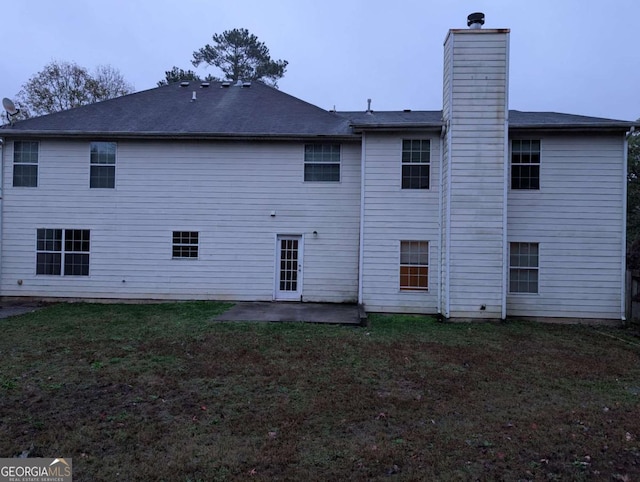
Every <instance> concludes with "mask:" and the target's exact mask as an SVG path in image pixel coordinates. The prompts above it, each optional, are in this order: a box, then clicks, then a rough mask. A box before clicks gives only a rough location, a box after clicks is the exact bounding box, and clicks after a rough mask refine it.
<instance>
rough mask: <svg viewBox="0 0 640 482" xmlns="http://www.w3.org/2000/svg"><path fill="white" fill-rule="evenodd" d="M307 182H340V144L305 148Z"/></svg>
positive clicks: (311, 145) (306, 146) (310, 145)
mask: <svg viewBox="0 0 640 482" xmlns="http://www.w3.org/2000/svg"><path fill="white" fill-rule="evenodd" d="M304 180H305V181H325V182H327V181H328V182H339V181H340V144H306V145H305V146H304Z"/></svg>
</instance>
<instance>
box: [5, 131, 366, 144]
mask: <svg viewBox="0 0 640 482" xmlns="http://www.w3.org/2000/svg"><path fill="white" fill-rule="evenodd" d="M0 137H6V138H22V139H34V138H38V139H60V138H73V139H150V140H215V141H221V140H229V141H256V140H261V141H300V140H315V141H318V140H323V141H324V140H340V141H354V142H356V141H358V140H360V136H358V135H354V134H293V133H290V134H264V133H256V134H222V133H215V132H213V133H210V132H185V133H180V132H104V131H99V132H84V131H55V132H52V131H32V130H29V131H21V130H13V129H7V130H4V131H3V130H1V129H0Z"/></svg>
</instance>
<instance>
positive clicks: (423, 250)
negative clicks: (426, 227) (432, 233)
mask: <svg viewBox="0 0 640 482" xmlns="http://www.w3.org/2000/svg"><path fill="white" fill-rule="evenodd" d="M428 289H429V242H428V241H400V290H402V291H405V290H406V291H427V290H428Z"/></svg>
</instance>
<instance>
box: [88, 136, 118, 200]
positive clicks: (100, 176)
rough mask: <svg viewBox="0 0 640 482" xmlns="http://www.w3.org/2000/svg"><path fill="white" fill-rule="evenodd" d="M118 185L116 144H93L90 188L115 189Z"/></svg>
mask: <svg viewBox="0 0 640 482" xmlns="http://www.w3.org/2000/svg"><path fill="white" fill-rule="evenodd" d="M115 185H116V143H115V142H92V143H91V173H90V176H89V187H91V188H107V189H113V188H114V187H115Z"/></svg>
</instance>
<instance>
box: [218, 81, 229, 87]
mask: <svg viewBox="0 0 640 482" xmlns="http://www.w3.org/2000/svg"><path fill="white" fill-rule="evenodd" d="M230 85H231V82H229V81H227V80H225V81H224V82H222V83H221V84H220V87H229V86H230Z"/></svg>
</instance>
